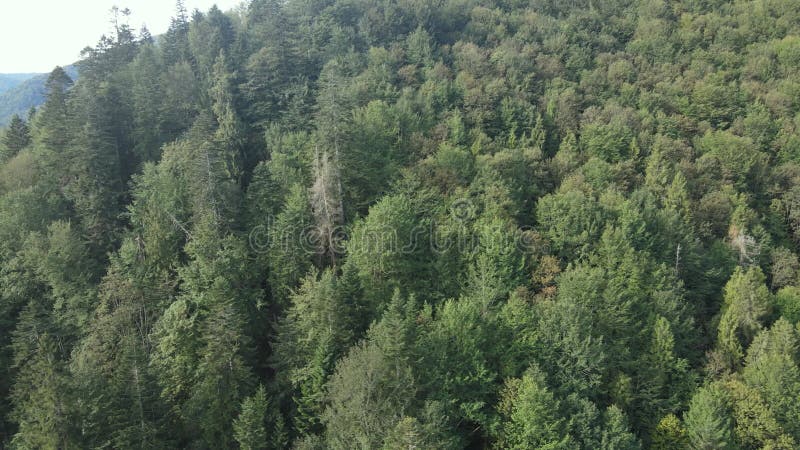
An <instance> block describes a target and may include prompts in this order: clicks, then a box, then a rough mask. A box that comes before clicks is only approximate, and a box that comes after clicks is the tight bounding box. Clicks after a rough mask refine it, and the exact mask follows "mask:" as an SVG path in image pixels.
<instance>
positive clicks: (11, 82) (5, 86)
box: [0, 73, 40, 94]
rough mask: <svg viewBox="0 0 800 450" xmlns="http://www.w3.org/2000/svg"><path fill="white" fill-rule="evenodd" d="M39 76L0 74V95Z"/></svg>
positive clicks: (34, 74)
mask: <svg viewBox="0 0 800 450" xmlns="http://www.w3.org/2000/svg"><path fill="white" fill-rule="evenodd" d="M37 75H40V74H38V73H0V94H2V93H3V92H6V91H8V90H10V89H13V88H15V87H17V86H19V85H20V84H22V83H24V82H25V81H27V80H29V79H31V78H33V77H35V76H37Z"/></svg>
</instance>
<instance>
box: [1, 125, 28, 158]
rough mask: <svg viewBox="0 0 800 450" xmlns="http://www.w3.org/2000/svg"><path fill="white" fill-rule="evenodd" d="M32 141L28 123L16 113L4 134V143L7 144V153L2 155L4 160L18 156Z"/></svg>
mask: <svg viewBox="0 0 800 450" xmlns="http://www.w3.org/2000/svg"><path fill="white" fill-rule="evenodd" d="M30 142H31V133H30V129H29V128H28V124H27V123H25V121H24V120H22V119H21V118H20V117H19V115H17V114H14V117H12V118H11V122H10V123H9V124H8V128H7V129H6V132H5V134H4V135H3V140H2V143H3V145H4V146H5V150H4V151H5V153H4V154H3V155H1V156H2V160H3V161H7V160H9V159H11V158H13V157H14V156H16V155H17V154H18V153H19V152H20V151H22V149H24V148H25V147H27V146H28V145H29V144H30Z"/></svg>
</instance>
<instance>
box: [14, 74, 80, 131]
mask: <svg viewBox="0 0 800 450" xmlns="http://www.w3.org/2000/svg"><path fill="white" fill-rule="evenodd" d="M64 70H65V71H66V72H67V74H68V75H69V76H70V77H71V78H73V79H76V78H77V77H78V71H77V69H76V68H75V67H74V66H68V67H65V68H64ZM2 77H3V75H0V126H7V125H8V124H9V123H11V119H12V118H13V117H14V115H18V116H20V117H26V116H27V114H28V112H29V111H30V109H31V108H36V107H38V106H41V105H42V104H43V103H44V100H45V84H46V83H47V77H48V75H47V74H31V75H20V76H19V77H25V78H24V79H22V78H19V77H18V78H14V81H13V82H12V83H9V84H7V85H6V88H5V89H4V88H3V86H2Z"/></svg>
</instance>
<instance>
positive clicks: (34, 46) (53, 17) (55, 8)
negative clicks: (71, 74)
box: [0, 0, 242, 73]
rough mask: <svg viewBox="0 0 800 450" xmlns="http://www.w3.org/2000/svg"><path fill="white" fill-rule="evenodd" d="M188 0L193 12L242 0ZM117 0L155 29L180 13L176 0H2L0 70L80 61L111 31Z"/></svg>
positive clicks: (44, 68)
mask: <svg viewBox="0 0 800 450" xmlns="http://www.w3.org/2000/svg"><path fill="white" fill-rule="evenodd" d="M184 3H185V4H186V9H188V10H189V14H190V15H191V12H192V11H193V10H194V9H195V8H197V9H200V10H201V11H204V12H205V11H208V9H209V8H211V6H212V5H214V4H216V5H217V6H219V8H220V9H222V10H223V11H227V10H229V9H232V8H234V7H235V6H238V5H239V4H241V3H242V0H185V1H184ZM115 5H116V6H119V7H120V9H124V8H129V9H130V10H131V12H132V13H133V14H132V15H131V19H130V25H131V27H132V28H133V29H134V30H137V31H138V30H139V28H141V26H142V25H143V24H145V25H147V28H149V29H150V32H151V33H153V35H157V34H161V33H163V32H164V31H166V30H167V28H168V27H169V19H170V17H172V16H174V15H175V14H174V12H175V1H174V0H77V1H70V0H0V73H27V72H49V71H50V70H52V69H53V67H55V66H57V65H67V64H71V63H73V62H75V61H77V60H78V57H79V55H80V51H81V50H82V49H83V48H84V47H86V46H87V45H94V44H96V43H97V41H98V39H99V38H100V36H101V35H103V34H110V33H109V30H110V28H111V25H110V20H109V18H110V14H109V11H110V10H111V8H112V7H113V6H115Z"/></svg>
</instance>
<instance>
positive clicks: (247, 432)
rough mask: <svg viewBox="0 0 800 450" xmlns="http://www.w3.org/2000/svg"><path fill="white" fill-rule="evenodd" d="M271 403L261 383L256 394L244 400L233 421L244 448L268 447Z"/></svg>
mask: <svg viewBox="0 0 800 450" xmlns="http://www.w3.org/2000/svg"><path fill="white" fill-rule="evenodd" d="M268 408H269V403H268V402H267V392H266V390H265V389H264V386H263V385H261V386H259V387H258V389H257V390H256V392H255V394H253V395H252V396H250V397H247V398H246V399H245V400H244V402H242V409H241V412H240V413H239V417H237V418H236V420H235V421H234V422H233V432H234V436H235V437H236V442H238V443H239V448H241V449H242V450H263V449H265V448H267V443H268V441H267V430H266V415H267V409H268Z"/></svg>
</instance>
